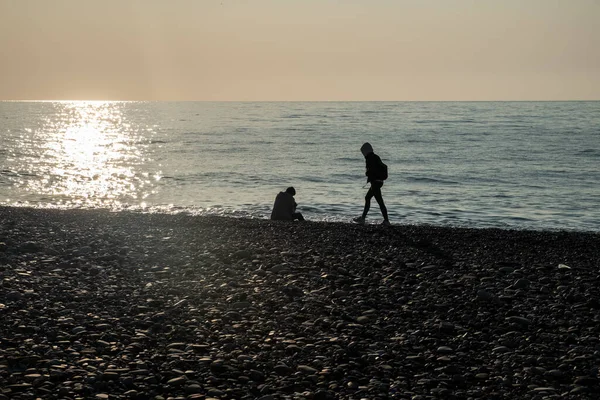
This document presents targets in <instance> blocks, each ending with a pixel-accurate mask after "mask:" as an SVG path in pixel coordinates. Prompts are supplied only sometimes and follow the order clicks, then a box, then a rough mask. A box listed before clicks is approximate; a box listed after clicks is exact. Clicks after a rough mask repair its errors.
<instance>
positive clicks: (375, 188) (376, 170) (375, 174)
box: [353, 142, 391, 226]
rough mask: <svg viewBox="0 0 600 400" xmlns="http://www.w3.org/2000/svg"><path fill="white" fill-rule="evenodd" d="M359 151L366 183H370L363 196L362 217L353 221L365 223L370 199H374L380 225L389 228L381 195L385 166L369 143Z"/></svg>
mask: <svg viewBox="0 0 600 400" xmlns="http://www.w3.org/2000/svg"><path fill="white" fill-rule="evenodd" d="M360 151H361V152H362V154H363V156H365V162H366V165H367V171H366V172H365V175H366V176H367V183H370V184H371V187H370V188H369V190H368V191H367V195H366V196H365V208H364V209H363V213H362V215H361V216H360V217H356V218H354V219H353V221H354V222H356V223H357V224H361V225H362V224H364V223H365V221H366V219H367V214H368V213H369V209H370V208H371V199H372V198H373V197H375V200H376V201H377V204H379V209H380V210H381V215H383V222H382V223H381V224H382V225H384V226H390V225H391V224H390V220H389V218H388V213H387V208H386V206H385V203H384V202H383V196H382V195H381V187H382V186H383V181H385V180H386V179H387V177H388V172H387V165H385V164H384V163H383V161H381V158H379V156H378V155H377V154H375V153H374V152H373V147H372V146H371V144H370V143H368V142H367V143H365V144H363V145H362V147H361V148H360Z"/></svg>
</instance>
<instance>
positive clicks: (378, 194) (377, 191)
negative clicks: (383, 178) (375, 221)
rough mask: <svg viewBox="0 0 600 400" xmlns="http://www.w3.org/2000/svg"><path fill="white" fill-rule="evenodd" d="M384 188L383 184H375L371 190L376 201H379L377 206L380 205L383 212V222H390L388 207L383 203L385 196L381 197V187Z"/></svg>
mask: <svg viewBox="0 0 600 400" xmlns="http://www.w3.org/2000/svg"><path fill="white" fill-rule="evenodd" d="M382 186H383V183H380V182H374V183H373V185H371V189H372V190H373V196H374V197H375V200H377V204H379V209H380V210H381V215H383V220H384V221H387V220H388V213H387V207H386V206H385V203H384V202H383V196H382V195H381V187H382Z"/></svg>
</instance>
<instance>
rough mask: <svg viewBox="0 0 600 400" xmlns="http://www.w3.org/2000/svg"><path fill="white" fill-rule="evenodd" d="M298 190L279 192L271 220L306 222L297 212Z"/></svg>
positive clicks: (290, 188)
mask: <svg viewBox="0 0 600 400" xmlns="http://www.w3.org/2000/svg"><path fill="white" fill-rule="evenodd" d="M295 195H296V189H294V188H293V187H291V186H290V187H289V188H287V189H286V190H285V192H279V194H278V195H277V197H275V204H273V211H272V212H271V219H274V220H280V221H293V220H296V219H297V220H298V221H304V217H303V216H302V214H301V213H299V212H296V207H297V206H298V204H296V200H294V196H295Z"/></svg>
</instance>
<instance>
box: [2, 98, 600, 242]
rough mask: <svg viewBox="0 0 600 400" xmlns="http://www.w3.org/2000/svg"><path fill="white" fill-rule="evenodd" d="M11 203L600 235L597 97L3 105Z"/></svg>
mask: <svg viewBox="0 0 600 400" xmlns="http://www.w3.org/2000/svg"><path fill="white" fill-rule="evenodd" d="M0 139H1V145H0V204H2V205H11V206H34V207H52V208H108V209H111V210H115V211H120V210H135V211H140V212H168V213H180V212H185V213H191V214H218V215H231V216H241V217H253V218H268V216H269V214H270V209H271V206H272V204H273V200H274V198H275V195H276V194H277V193H278V192H279V191H281V190H285V188H286V187H287V186H294V187H295V188H296V191H297V194H296V200H297V202H298V203H299V211H301V212H302V213H303V214H304V215H305V217H306V218H307V219H310V220H327V221H349V220H350V219H351V218H352V217H354V216H357V215H359V214H360V213H361V211H362V207H363V203H364V195H365V193H366V191H367V187H366V186H365V183H366V179H365V176H364V168H365V167H364V158H363V157H362V155H361V153H360V150H359V149H360V146H361V145H362V143H363V142H365V141H369V142H370V143H371V144H372V145H373V147H374V149H375V152H376V153H377V154H379V155H380V156H381V158H382V159H383V161H384V162H385V163H386V164H388V167H389V174H390V177H389V179H388V180H387V181H386V183H385V185H384V187H383V196H384V199H385V201H386V204H387V207H388V210H389V214H390V219H391V220H392V223H397V224H422V223H424V224H433V225H444V226H467V227H500V228H516V229H550V230H554V229H566V230H582V231H600V207H599V204H600V184H599V183H600V167H599V166H600V102H273V103H269V102H240V103H237V102H223V103H212V102H12V101H5V102H0ZM381 219H382V218H381V214H380V212H379V208H378V206H377V204H376V202H375V201H373V204H372V207H371V212H370V214H369V221H370V222H373V223H377V222H380V221H381Z"/></svg>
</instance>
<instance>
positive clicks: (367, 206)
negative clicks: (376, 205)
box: [362, 184, 373, 219]
mask: <svg viewBox="0 0 600 400" xmlns="http://www.w3.org/2000/svg"><path fill="white" fill-rule="evenodd" d="M372 198H373V184H371V187H370V188H369V191H368V192H367V195H366V196H365V208H364V209H363V213H362V219H366V218H367V214H368V213H369V209H370V208H371V199H372Z"/></svg>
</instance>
